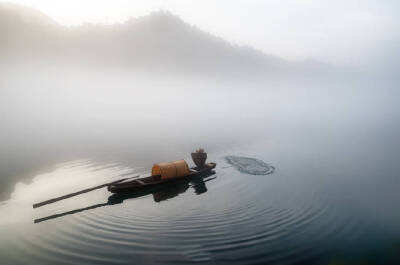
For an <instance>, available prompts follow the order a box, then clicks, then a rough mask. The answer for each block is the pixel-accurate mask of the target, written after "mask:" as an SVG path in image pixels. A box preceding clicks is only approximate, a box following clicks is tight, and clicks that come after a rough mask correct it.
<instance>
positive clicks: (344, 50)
mask: <svg viewBox="0 0 400 265" xmlns="http://www.w3.org/2000/svg"><path fill="white" fill-rule="evenodd" d="M0 1H1V0H0ZM6 2H13V3H18V4H22V5H26V6H29V7H33V8H36V9H39V10H41V11H42V12H44V13H45V14H47V15H49V16H50V17H52V18H53V19H54V20H56V21H57V22H59V23H60V24H63V25H67V26H74V25H80V24H83V23H102V24H103V23H106V24H111V23H118V22H124V21H125V20H127V19H128V18H130V17H138V16H144V15H147V14H149V13H150V12H152V11H158V10H160V9H162V10H169V11H171V12H172V13H174V14H176V15H178V16H180V17H181V18H182V19H183V20H184V21H186V22H187V23H189V24H191V25H194V26H197V27H198V28H200V29H202V30H205V31H208V32H210V33H211V34H213V35H216V36H219V37H222V38H224V39H225V40H227V41H229V42H231V43H233V44H238V45H249V46H252V47H254V48H256V49H258V50H261V51H263V52H264V53H267V54H272V55H277V56H280V57H282V58H285V59H289V60H305V59H311V60H319V61H323V62H328V63H333V64H348V65H357V64H360V63H363V61H364V60H365V58H366V57H368V56H369V55H370V54H373V53H376V51H377V50H378V51H379V49H380V48H381V47H383V46H384V43H385V42H386V41H387V40H390V38H391V36H393V35H396V34H398V33H397V32H398V26H399V19H398V18H396V15H397V13H398V11H400V1H394V0H386V1H382V0H381V1H378V0H335V1H332V0H264V1H261V0H236V1H232V0H142V1H138V0H104V1H101V0H97V1H96V0H67V1H59V0H11V1H10V0H8V1H6Z"/></svg>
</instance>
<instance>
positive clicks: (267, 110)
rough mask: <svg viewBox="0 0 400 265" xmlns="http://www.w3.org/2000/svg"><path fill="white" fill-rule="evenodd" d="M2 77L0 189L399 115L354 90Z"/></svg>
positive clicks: (61, 73) (167, 77)
mask: <svg viewBox="0 0 400 265" xmlns="http://www.w3.org/2000/svg"><path fill="white" fill-rule="evenodd" d="M2 73H3V74H2V75H1V76H0V86H1V97H0V101H1V107H0V108H1V113H2V114H3V115H2V116H1V139H0V145H1V157H0V161H1V167H0V168H1V175H2V180H6V179H10V178H14V177H19V178H21V177H24V176H25V175H29V174H28V173H27V172H28V169H29V170H31V169H32V167H34V168H35V167H38V168H43V167H42V164H43V163H46V164H48V163H49V161H54V162H56V161H63V160H66V159H72V158H77V157H79V158H81V157H96V158H99V159H115V158H116V157H117V159H120V160H124V159H125V160H126V161H133V160H135V163H140V162H139V161H143V163H144V165H146V166H147V165H148V164H147V163H148V161H149V159H150V160H152V161H158V160H162V159H166V160H168V159H174V158H175V157H170V155H169V156H168V152H169V151H170V150H171V149H174V153H175V154H181V156H182V157H185V156H187V155H188V154H189V152H190V151H192V150H193V149H194V148H196V147H199V146H201V147H204V148H206V149H207V150H208V151H210V152H212V151H217V150H220V149H224V148H229V147H232V146H237V145H240V144H249V143H253V142H255V141H258V140H259V139H268V138H269V137H271V136H272V135H273V134H281V135H285V134H291V135H296V134H309V135H310V137H311V138H315V137H318V135H327V133H329V132H330V131H335V133H337V131H338V130H339V131H346V130H360V132H363V133H365V129H366V128H370V129H374V128H375V129H376V128H382V127H384V126H385V124H386V123H387V122H391V121H393V118H394V117H395V109H396V108H395V105H393V104H392V103H391V102H390V101H391V100H392V98H391V97H390V93H389V92H387V93H385V89H386V88H385V87H383V88H382V89H380V90H379V91H378V90H376V87H374V86H373V85H369V86H368V85H367V84H366V83H365V82H361V81H357V82H356V81H354V80H353V81H352V82H347V83H346V82H342V86H341V87H334V86H335V85H333V84H332V83H330V82H326V84H324V85H323V84H322V83H321V82H318V83H316V84H312V83H311V82H307V83H304V84H302V83H296V84H295V83H290V82H286V81H287V80H286V81H285V82H278V81H271V80H268V79H267V78H258V79H255V78H251V77H247V78H235V77H232V78H231V79H228V78H226V77H224V78H215V77H207V76H195V75H183V74H176V73H174V74H171V73H168V71H165V72H164V73H160V72H153V73H152V72H149V71H142V72H139V71H132V70H130V69H123V68H104V67H98V68H95V67H90V68H89V67H84V66H78V65H46V64H26V65H7V66H3V67H2ZM176 158H179V157H176ZM50 164H51V163H50ZM39 165H40V166H39Z"/></svg>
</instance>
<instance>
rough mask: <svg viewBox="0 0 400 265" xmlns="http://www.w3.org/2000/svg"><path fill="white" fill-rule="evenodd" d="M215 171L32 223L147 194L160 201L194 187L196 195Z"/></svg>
mask: <svg viewBox="0 0 400 265" xmlns="http://www.w3.org/2000/svg"><path fill="white" fill-rule="evenodd" d="M214 174H215V171H214V170H212V171H210V172H206V173H204V174H201V175H196V176H193V177H190V178H185V179H183V180H181V181H178V182H174V183H169V184H165V185H163V186H158V187H157V186H156V187H152V188H148V189H145V190H141V191H137V192H128V193H121V194H113V195H111V196H109V197H108V201H107V202H105V203H98V204H94V205H91V206H88V207H84V208H80V209H76V210H72V211H68V212H64V213H59V214H54V215H50V216H47V217H43V218H38V219H35V220H34V223H41V222H44V221H48V220H52V219H56V218H59V217H63V216H66V215H71V214H76V213H80V212H83V211H87V210H92V209H96V208H99V207H104V206H109V205H115V204H122V203H123V202H124V201H125V200H129V199H135V198H140V197H143V196H147V195H149V194H152V195H153V200H154V202H161V201H165V200H168V199H172V198H174V197H176V196H178V195H179V194H182V193H184V192H186V191H187V190H188V189H189V188H190V187H191V188H193V189H194V192H195V193H196V194H197V195H200V194H202V193H205V192H207V186H206V182H207V181H210V180H213V179H215V178H216V176H213V175H214Z"/></svg>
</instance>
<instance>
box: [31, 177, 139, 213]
mask: <svg viewBox="0 0 400 265" xmlns="http://www.w3.org/2000/svg"><path fill="white" fill-rule="evenodd" d="M136 177H139V175H137V176H134V177H130V178H123V179H120V180H116V181H113V182H109V183H105V184H102V185H99V186H96V187H93V188H88V189H84V190H81V191H77V192H74V193H70V194H67V195H64V196H60V197H57V198H53V199H50V200H46V201H43V202H39V203H35V204H33V208H38V207H41V206H44V205H47V204H50V203H54V202H58V201H61V200H64V199H68V198H71V197H74V196H77V195H80V194H83V193H87V192H90V191H93V190H98V189H101V188H104V187H107V186H109V185H112V184H116V183H119V182H122V181H124V180H127V179H131V178H136Z"/></svg>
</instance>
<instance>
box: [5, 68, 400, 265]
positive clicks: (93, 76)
mask: <svg viewBox="0 0 400 265" xmlns="http://www.w3.org/2000/svg"><path fill="white" fill-rule="evenodd" d="M103 70H104V71H103V72H101V71H100V72H95V71H92V70H91V71H88V70H87V69H81V68H79V69H75V68H74V67H72V68H69V67H65V68H63V69H52V68H46V67H43V68H40V67H37V66H35V67H34V68H29V67H28V68H23V69H19V68H17V69H13V68H12V66H7V67H4V68H2V73H5V74H4V75H2V76H0V82H1V87H2V90H1V91H0V92H1V97H0V102H1V110H2V113H5V114H6V115H3V116H0V121H1V126H2V127H1V135H0V136H1V137H0V147H1V151H0V174H1V182H0V183H1V185H0V195H1V196H0V200H1V202H0V257H1V259H0V263H1V264H7V265H8V264H12V265H14V264H40V265H46V264H132V263H134V264H153V263H157V264H190V263H196V264H399V262H400V255H399V253H400V211H399V210H398V205H397V203H398V202H399V201H400V200H399V199H400V195H399V194H400V193H399V192H398V191H399V188H400V180H399V177H398V175H399V169H400V164H399V163H398V158H399V152H400V151H399V150H400V148H399V147H400V146H399V141H398V135H399V129H400V126H399V117H398V106H397V101H396V98H397V96H396V95H397V92H396V90H395V89H394V88H390V86H389V85H388V84H386V83H375V84H371V83H368V82H359V83H357V84H355V83H348V82H347V81H346V82H343V84H341V85H340V86H339V85H338V84H337V83H336V84H335V85H332V84H331V83H330V82H326V84H306V83H304V84H301V85H300V84H289V83H287V82H286V83H285V84H282V83H280V84H278V83H274V82H266V80H231V81H229V82H227V81H226V80H221V79H213V78H210V79H209V80H206V79H205V78H204V77H202V79H201V80H199V79H196V78H195V77H188V76H184V77H183V76H180V77H179V78H174V77H173V76H161V75H158V76H157V78H154V76H153V78H151V76H150V77H149V76H146V75H141V74H138V73H135V74H133V73H132V72H130V71H120V70H118V71H116V70H115V71H114V70H112V69H107V70H105V69H103ZM22 77H23V78H22ZM381 84H382V86H379V85H381ZM199 147H203V148H205V149H206V151H207V152H208V160H209V161H214V162H216V163H217V167H216V169H215V172H214V173H213V174H211V175H208V176H203V177H202V178H195V179H191V180H190V181H187V182H182V183H179V184H177V185H173V186H166V187H162V188H161V189H158V190H154V191H152V192H150V193H143V194H140V193H139V194H138V193H136V194H131V196H126V197H115V196H111V194H110V193H109V192H107V190H106V189H102V190H97V191H94V192H91V193H88V194H84V195H80V196H77V197H74V198H71V199H67V200H64V201H62V202H58V203H54V204H51V205H47V206H44V207H41V208H38V209H32V204H33V203H36V202H39V201H42V200H46V199H49V198H52V197H57V196H61V195H64V194H66V193H71V192H74V191H78V190H81V189H83V188H87V187H92V186H95V185H97V184H101V183H104V182H109V181H112V180H115V179H119V178H122V177H129V176H136V175H138V174H139V175H146V174H148V172H149V170H150V168H151V166H152V164H153V163H156V162H160V161H171V160H176V159H182V158H184V159H186V160H187V161H191V159H190V152H191V151H193V150H195V149H196V148H199ZM232 155H233V156H245V157H254V158H257V159H260V160H262V161H264V162H266V163H267V164H268V165H272V166H274V168H275V170H274V172H273V173H272V174H269V175H249V174H245V173H241V172H240V171H238V170H237V169H235V168H234V167H232V166H231V165H230V164H228V163H227V161H226V159H225V157H226V156H232ZM190 163H191V162H190Z"/></svg>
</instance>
